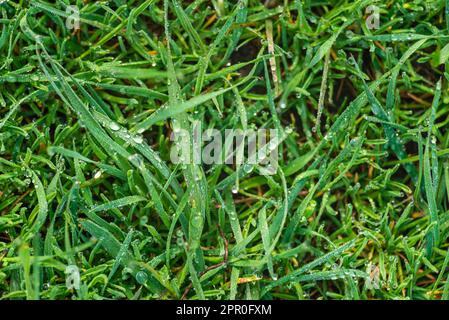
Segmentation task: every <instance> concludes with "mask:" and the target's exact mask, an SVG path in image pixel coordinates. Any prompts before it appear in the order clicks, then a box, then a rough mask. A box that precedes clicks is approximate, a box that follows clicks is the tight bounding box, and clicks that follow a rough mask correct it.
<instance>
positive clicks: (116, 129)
mask: <svg viewBox="0 0 449 320" xmlns="http://www.w3.org/2000/svg"><path fill="white" fill-rule="evenodd" d="M109 128H110V129H111V130H113V131H118V130H119V129H120V126H119V125H118V124H117V123H115V122H111V123H110V124H109Z"/></svg>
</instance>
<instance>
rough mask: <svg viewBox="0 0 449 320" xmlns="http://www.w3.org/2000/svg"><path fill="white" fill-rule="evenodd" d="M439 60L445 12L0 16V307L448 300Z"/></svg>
mask: <svg viewBox="0 0 449 320" xmlns="http://www.w3.org/2000/svg"><path fill="white" fill-rule="evenodd" d="M69 5H72V6H76V7H77V8H79V21H77V20H76V19H74V18H73V14H74V11H73V8H74V7H68V6H69ZM372 5H375V6H377V8H378V13H379V18H380V22H379V25H378V28H374V29H373V28H368V27H367V24H366V22H367V20H368V21H371V22H372V19H373V18H376V16H373V14H376V13H373V11H372V10H370V9H368V11H367V8H368V7H369V6H372ZM371 9H373V8H372V7H371ZM376 10H377V9H376ZM76 22H79V29H70V26H72V25H73V23H76ZM71 24H72V25H71ZM448 59H449V3H448V1H442V0H439V1H437V0H429V1H424V0H415V1H402V0H389V1H379V2H375V1H374V2H373V1H364V0H356V1H348V0H340V1H336V0H328V1H325V0H323V1H321V0H319V1H310V0H304V1H301V0H294V1H288V0H285V1H282V0H272V1H258V0H240V1H227V0H213V1H204V0H195V1H179V0H164V1H162V0H146V1H143V0H109V1H89V0H86V1H70V2H69V1H68V0H55V1H46V2H45V1H41V0H31V1H25V0H15V1H9V0H7V1H5V0H2V1H0V298H1V299H16V298H18V299H447V298H449V281H448V276H449V272H448V268H447V266H448V262H449V254H448V253H449V251H448V241H447V238H448V232H449V219H448V218H449V211H448V210H449V165H448V163H449V162H448V155H449V131H448V122H449V91H448V80H449V74H448V73H447V72H446V66H448ZM194 121H200V122H201V123H202V125H203V127H204V128H216V129H218V130H220V131H221V132H224V130H226V129H248V128H266V129H269V128H275V129H278V130H279V131H280V132H282V137H283V141H282V144H281V145H280V146H279V159H280V160H279V169H278V170H277V172H276V174H275V175H272V176H265V175H263V174H261V172H260V167H259V166H258V165H249V164H244V165H243V166H237V167H236V166H235V165H225V164H215V165H202V164H188V165H176V164H173V163H172V162H171V161H170V157H169V155H170V148H171V145H172V143H171V142H170V139H169V136H170V133H171V132H172V131H173V128H174V126H175V125H176V126H178V127H179V128H182V129H184V130H191V129H192V123H193V122H194ZM67 266H76V267H77V268H78V269H79V273H80V287H79V288H78V289H69V288H67V286H66V277H67V274H66V273H65V271H66V268H67Z"/></svg>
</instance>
